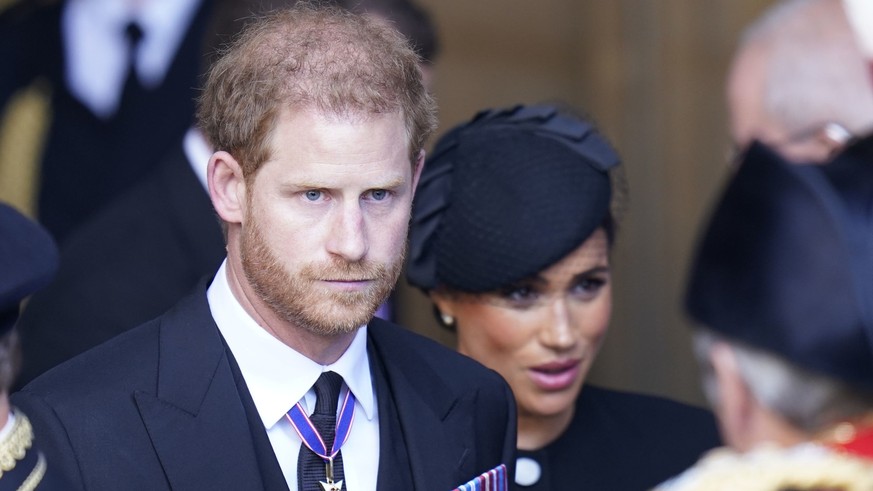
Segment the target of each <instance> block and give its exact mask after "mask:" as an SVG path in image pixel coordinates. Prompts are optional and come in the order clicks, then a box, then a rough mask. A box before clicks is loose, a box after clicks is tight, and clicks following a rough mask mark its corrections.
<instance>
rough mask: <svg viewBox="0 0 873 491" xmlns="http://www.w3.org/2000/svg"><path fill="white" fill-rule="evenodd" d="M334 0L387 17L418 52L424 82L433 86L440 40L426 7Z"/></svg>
mask: <svg viewBox="0 0 873 491" xmlns="http://www.w3.org/2000/svg"><path fill="white" fill-rule="evenodd" d="M337 4H338V5H340V6H341V7H344V8H346V9H348V10H351V11H352V12H356V13H369V14H374V15H378V16H380V17H382V18H384V19H387V20H388V21H390V22H391V23H392V24H393V25H394V28H395V29H397V30H398V31H400V33H401V34H403V35H404V36H406V38H407V39H409V41H410V42H411V43H412V47H413V49H414V50H415V52H416V53H418V55H419V56H421V60H422V64H421V71H422V76H423V77H424V85H425V86H426V87H427V88H428V89H430V90H433V84H434V75H435V74H434V71H435V68H434V64H435V63H436V59H437V57H438V56H439V49H440V44H439V37H438V36H437V29H436V26H435V25H434V23H433V20H432V19H431V17H430V14H428V12H427V11H426V10H424V9H423V8H422V7H421V6H419V5H417V4H415V3H414V2H412V1H409V0H337Z"/></svg>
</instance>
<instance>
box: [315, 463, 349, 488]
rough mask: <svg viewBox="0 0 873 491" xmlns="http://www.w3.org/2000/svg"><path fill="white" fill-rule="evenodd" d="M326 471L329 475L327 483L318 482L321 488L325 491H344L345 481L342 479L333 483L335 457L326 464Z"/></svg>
mask: <svg viewBox="0 0 873 491" xmlns="http://www.w3.org/2000/svg"><path fill="white" fill-rule="evenodd" d="M324 471H325V474H327V482H324V481H318V483H319V484H321V488H322V489H323V490H324V491H342V489H343V480H342V479H340V480H339V481H337V482H333V457H331V458H330V459H328V460H327V462H325V463H324Z"/></svg>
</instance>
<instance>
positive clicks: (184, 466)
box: [134, 285, 263, 489]
mask: <svg viewBox="0 0 873 491" xmlns="http://www.w3.org/2000/svg"><path fill="white" fill-rule="evenodd" d="M159 350H160V355H159V360H160V361H159V367H158V384H157V394H152V393H149V392H136V393H135V394H134V398H135V400H136V404H137V407H138V408H139V411H140V415H141V417H142V420H143V423H144V424H145V427H146V429H147V431H148V433H149V436H150V438H151V440H152V444H153V446H154V448H155V452H156V453H157V455H158V458H159V459H160V461H161V465H162V466H163V468H164V472H165V473H166V476H167V480H168V481H169V482H170V486H171V487H172V488H173V489H262V488H263V484H262V482H261V477H260V474H259V472H258V465H257V462H256V461H255V457H254V455H255V454H254V446H253V442H252V437H251V434H250V433H249V428H248V424H247V423H246V414H245V409H244V407H243V405H242V402H241V401H240V397H239V393H238V392H237V388H236V385H235V384H234V380H233V374H232V372H231V369H230V366H229V363H228V359H227V356H226V353H225V351H224V346H223V343H222V342H221V337H220V334H219V332H218V328H217V327H216V326H215V324H214V322H213V321H212V316H211V314H210V312H209V306H208V304H207V302H206V294H205V291H204V287H203V285H201V287H200V288H198V291H197V293H195V294H194V295H192V296H190V297H188V298H187V299H185V300H183V302H181V303H180V304H179V305H178V306H177V307H176V308H174V309H173V310H172V311H170V312H169V313H168V314H166V315H165V316H164V317H163V319H162V321H161V329H160V343H159Z"/></svg>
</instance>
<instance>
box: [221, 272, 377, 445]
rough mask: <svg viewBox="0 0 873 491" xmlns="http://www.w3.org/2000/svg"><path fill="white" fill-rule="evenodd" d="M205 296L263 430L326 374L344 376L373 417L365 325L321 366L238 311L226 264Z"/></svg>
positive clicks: (373, 398) (365, 411)
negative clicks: (333, 358) (336, 355)
mask: <svg viewBox="0 0 873 491" xmlns="http://www.w3.org/2000/svg"><path fill="white" fill-rule="evenodd" d="M206 296H207V299H208V300H209V308H210V310H211V312H212V317H213V318H214V319H215V323H216V324H217V325H218V329H219V331H221V334H222V336H223V337H224V339H225V341H226V342H227V345H228V346H229V347H230V351H231V352H232V353H233V356H234V358H235V359H236V362H237V364H238V365H239V368H240V371H241V372H242V375H243V378H244V379H245V382H246V386H247V387H248V389H249V392H250V393H251V395H252V400H253V401H254V403H255V408H256V409H257V410H258V414H259V415H260V417H261V421H262V422H263V423H264V426H265V427H266V428H268V429H269V428H271V427H272V426H273V425H275V424H276V423H277V422H278V421H279V420H281V419H282V417H284V416H285V413H286V412H288V410H289V409H291V407H292V406H294V404H296V403H297V402H299V401H300V400H301V399H303V398H304V396H305V395H306V393H307V392H309V390H310V389H311V388H312V386H313V385H314V384H315V381H316V380H317V379H318V377H319V375H321V372H323V371H327V370H332V371H334V372H337V373H338V374H340V375H341V376H342V377H343V380H344V381H345V383H346V385H347V386H348V388H349V390H351V391H352V393H353V394H354V395H355V398H356V399H357V400H358V402H359V403H360V406H361V408H362V409H363V410H364V415H365V416H366V417H367V419H368V420H372V419H373V418H374V417H375V415H376V412H375V394H374V390H373V383H372V378H371V376H370V361H369V356H368V354H367V326H366V325H365V326H362V327H361V328H360V329H358V331H357V333H356V334H355V337H354V339H353V340H352V343H351V344H350V345H349V347H348V349H346V351H345V353H343V355H342V356H340V358H339V359H338V360H337V361H336V362H334V363H332V364H331V365H326V366H323V365H320V364H319V363H316V362H315V361H313V360H311V359H309V358H307V357H306V356H304V355H302V354H300V353H298V352H297V351H295V350H293V349H292V348H290V347H289V346H287V345H286V344H284V343H282V342H281V341H279V340H278V339H276V338H274V337H273V336H272V335H270V334H269V333H268V332H267V331H266V330H264V329H263V328H262V327H261V326H259V325H258V323H257V322H256V321H255V320H254V319H253V318H252V317H251V316H250V315H249V314H248V313H247V312H246V311H245V309H243V307H242V305H240V303H239V301H238V300H237V299H236V297H235V296H234V295H233V292H232V291H231V289H230V285H229V284H228V282H227V260H225V261H224V262H223V263H222V264H221V267H220V268H219V269H218V273H216V275H215V279H214V280H213V281H212V284H211V285H210V286H209V290H208V291H207V293H206ZM309 404H310V405H311V404H312V402H310V403H309Z"/></svg>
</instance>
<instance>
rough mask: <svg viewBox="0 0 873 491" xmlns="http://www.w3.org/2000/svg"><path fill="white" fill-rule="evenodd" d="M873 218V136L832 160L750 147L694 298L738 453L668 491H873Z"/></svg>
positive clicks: (706, 463)
mask: <svg viewBox="0 0 873 491" xmlns="http://www.w3.org/2000/svg"><path fill="white" fill-rule="evenodd" d="M871 217H873V139H871V138H867V139H866V140H862V141H860V142H858V143H855V144H853V145H852V146H850V147H848V148H847V150H846V151H845V152H844V153H842V154H841V155H839V156H838V157H837V158H836V159H835V160H833V161H832V162H829V163H827V164H826V165H822V166H797V165H793V162H789V161H787V160H786V159H785V158H784V157H782V156H780V155H779V154H777V153H776V152H775V151H773V150H771V149H769V148H766V147H764V146H762V145H760V144H753V145H752V147H751V148H750V150H749V152H748V153H747V155H746V157H745V159H744V161H743V162H742V164H741V166H740V168H739V170H738V172H737V174H736V176H735V177H734V178H733V180H732V181H731V182H730V184H729V185H728V187H727V189H726V191H725V192H724V194H723V196H722V198H721V200H720V203H719V205H718V207H717V208H716V210H715V212H714V213H713V215H712V218H711V220H710V222H709V225H708V226H707V229H706V232H705V234H704V235H703V240H702V241H701V244H700V247H699V250H698V253H697V257H696V259H695V261H694V263H693V265H692V268H691V272H692V273H691V280H690V282H689V285H688V290H687V294H686V304H687V305H686V306H687V310H688V312H689V314H690V315H691V317H692V318H693V319H694V320H695V321H696V323H697V325H698V328H697V329H696V332H695V344H696V348H697V355H698V358H699V360H700V363H701V369H702V372H703V382H704V388H705V392H706V394H707V397H708V398H709V400H710V402H711V404H712V406H713V407H714V408H715V410H716V413H717V414H718V417H719V422H720V423H721V430H722V435H723V436H724V440H725V442H726V443H727V444H728V445H729V446H730V448H724V449H719V450H717V451H714V452H713V453H711V454H709V455H707V456H706V457H705V458H704V459H702V460H701V461H700V462H699V463H698V464H697V465H696V466H695V467H693V468H692V469H691V470H689V471H688V472H686V473H685V474H684V475H682V476H681V477H679V478H678V479H676V480H674V481H672V482H670V483H668V484H665V485H664V486H663V488H661V489H663V490H665V491H666V490H670V491H680V490H703V489H715V488H718V489H759V490H773V491H778V490H786V489H792V490H808V491H812V490H835V489H841V490H867V489H873V288H871V278H873V255H871V251H873V219H871ZM716 484H718V486H715V485H716ZM712 486H715V487H712Z"/></svg>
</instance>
